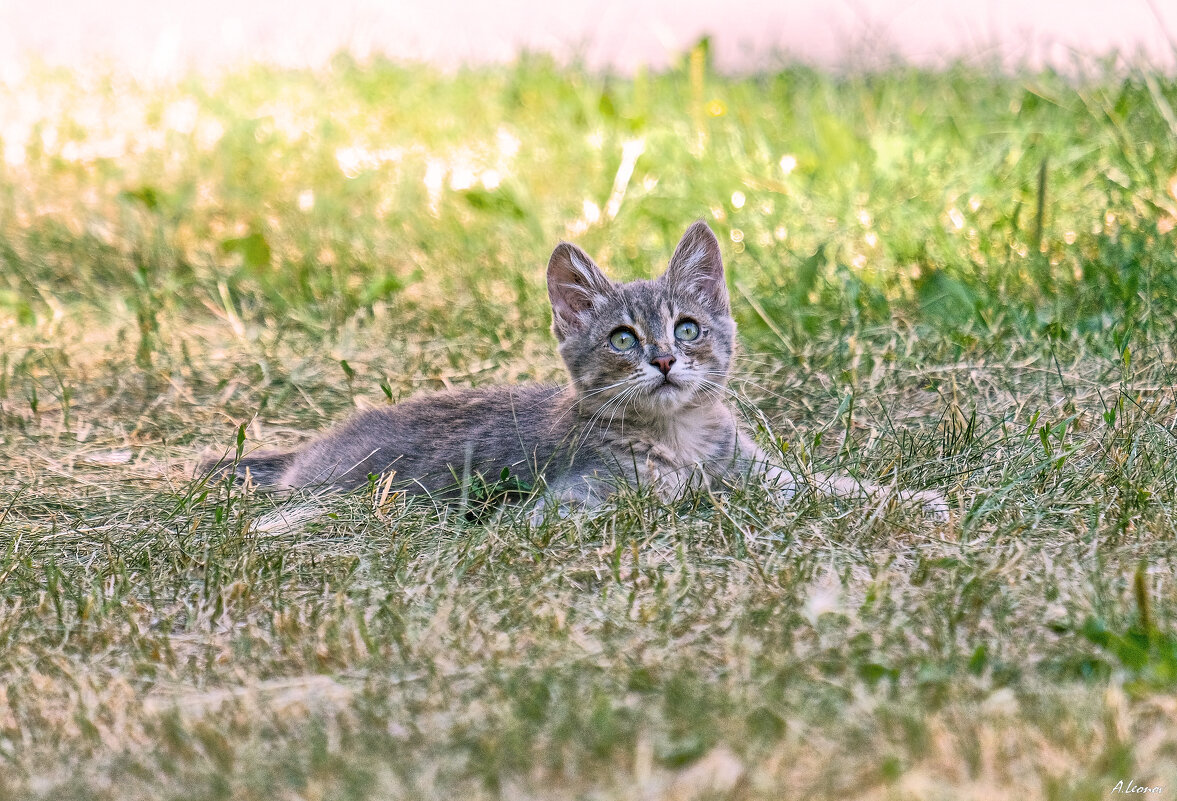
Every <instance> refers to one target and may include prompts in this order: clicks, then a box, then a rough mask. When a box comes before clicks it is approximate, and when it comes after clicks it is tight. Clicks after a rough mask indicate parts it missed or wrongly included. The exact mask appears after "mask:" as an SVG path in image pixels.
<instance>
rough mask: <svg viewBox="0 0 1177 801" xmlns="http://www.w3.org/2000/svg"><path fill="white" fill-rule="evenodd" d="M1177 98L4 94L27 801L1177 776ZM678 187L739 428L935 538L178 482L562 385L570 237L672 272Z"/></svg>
mask: <svg viewBox="0 0 1177 801" xmlns="http://www.w3.org/2000/svg"><path fill="white" fill-rule="evenodd" d="M1174 107H1177V82H1175V81H1174V80H1173V79H1172V78H1171V77H1166V76H1164V75H1160V74H1151V73H1139V72H1138V73H1132V74H1128V75H1125V74H1113V73H1112V72H1110V71H1104V70H1102V69H1094V70H1093V71H1092V72H1091V73H1090V74H1089V75H1088V77H1085V78H1082V79H1079V78H1075V77H1070V78H1064V77H1060V76H1058V75H1053V74H1033V75H1023V76H1017V77H1000V76H995V75H991V74H987V73H984V72H981V71H976V70H970V69H964V68H961V69H959V70H955V71H948V72H943V73H927V72H919V71H907V70H903V69H899V68H896V69H894V70H892V71H889V72H884V73H880V74H875V75H870V76H852V77H831V76H828V75H823V74H819V73H815V72H811V71H808V70H806V69H802V68H793V69H787V70H784V71H781V72H778V73H773V74H765V75H761V76H755V77H748V78H740V79H729V78H724V77H722V76H718V75H715V74H712V73H711V72H710V71H709V69H708V66H707V59H706V53H705V50H704V49H702V48H700V49H697V50H696V51H695V53H694V55H693V56H691V57H689V58H687V59H685V60H684V62H683V64H682V66H681V68H680V69H677V70H675V71H672V72H669V73H667V74H661V75H652V74H645V75H638V76H637V77H636V78H633V79H628V78H626V79H622V78H605V77H600V76H594V75H590V74H586V73H584V72H582V71H578V70H576V69H565V68H558V67H556V66H553V65H552V64H551V63H548V62H547V61H544V60H542V59H538V58H534V57H533V58H523V59H522V60H520V61H519V62H518V63H517V64H516V65H514V66H511V67H509V68H499V69H487V70H482V71H470V72H462V73H459V74H456V75H441V74H437V73H434V72H432V71H430V70H429V69H427V68H425V67H418V66H398V65H394V64H390V63H385V62H380V61H376V62H371V63H356V62H354V61H352V60H351V59H349V58H348V57H345V56H341V57H339V58H338V59H337V60H336V62H335V63H334V64H333V66H332V67H331V69H329V70H325V71H323V72H319V73H310V72H291V71H285V72H284V71H275V70H272V69H267V68H261V67H258V68H254V69H249V70H244V71H239V72H236V73H233V74H228V75H224V76H222V77H221V78H219V79H216V80H212V79H198V78H195V77H193V78H192V79H190V80H188V81H185V82H182V83H179V84H167V85H142V84H135V83H132V82H130V81H129V80H127V79H125V78H118V77H111V76H109V75H106V74H103V73H101V72H95V73H87V74H80V73H59V72H53V71H49V70H37V69H33V70H32V71H31V72H30V73H29V75H28V76H26V77H25V78H24V79H23V80H22V81H20V82H19V83H17V84H8V85H2V86H0V146H2V150H3V155H4V160H3V162H2V163H0V798H4V799H7V798H14V799H16V798H22V799H23V798H53V799H71V798H79V799H82V798H86V799H90V798H93V799H160V798H165V799H166V798H175V799H213V798H256V799H262V798H283V799H348V798H397V799H439V800H440V799H454V798H459V797H461V798H474V799H477V798H509V799H619V800H620V799H626V800H628V799H651V800H653V799H689V798H698V799H702V798H712V799H719V798H723V799H747V800H752V799H765V800H766V801H767V800H768V799H774V800H775V799H791V798H797V799H802V798H803V799H848V798H867V799H969V798H972V799H1033V798H1045V799H1059V801H1071V800H1072V799H1098V798H1114V797H1116V795H1115V794H1113V789H1114V788H1115V786H1116V784H1117V782H1120V781H1123V783H1124V785H1125V786H1127V785H1128V784H1129V782H1134V783H1135V784H1136V785H1137V786H1149V787H1152V786H1162V787H1163V788H1164V791H1163V793H1162V794H1160V795H1153V796H1149V797H1172V794H1173V793H1174V792H1177V723H1175V722H1174V721H1177V696H1175V694H1174V693H1175V691H1177V605H1175V602H1177V583H1175V580H1174V567H1175V565H1177V539H1175V535H1177V456H1175V454H1177V397H1175V393H1174V383H1175V381H1177V344H1175V342H1177V234H1175V233H1174V227H1175V226H1177V116H1175V113H1174ZM698 217H703V218H705V219H707V220H708V221H709V222H710V223H711V225H712V226H713V228H714V229H715V230H716V232H717V233H718V234H719V235H720V237H721V239H722V240H723V241H724V243H725V248H726V252H725V256H726V259H727V264H728V279H729V286H730V287H731V290H732V294H733V300H734V307H735V312H736V316H737V319H738V321H739V324H740V328H741V332H742V341H743V353H744V356H743V358H742V359H741V362H740V368H739V373H740V379H739V380H737V381H735V382H734V384H733V386H734V387H735V388H737V389H739V391H740V392H741V393H742V394H743V395H744V396H746V398H747V399H748V414H749V419H750V420H751V421H752V422H753V423H754V424H755V425H757V427H758V428H759V430H760V436H761V438H762V439H763V440H764V441H765V442H766V443H767V442H769V441H770V440H775V442H776V443H777V444H778V445H779V446H781V447H782V448H784V451H785V453H784V456H785V458H786V459H787V460H789V462H790V463H792V464H798V463H800V464H805V465H809V464H811V465H813V466H814V467H815V468H818V469H822V470H827V471H834V472H842V473H853V474H855V475H858V476H862V477H869V478H872V479H875V480H878V481H883V482H896V483H898V484H899V485H900V486H905V487H910V488H916V489H923V488H930V489H936V490H939V491H941V492H943V493H945V494H946V495H947V496H948V497H949V498H950V500H951V505H952V508H953V512H952V516H951V521H950V522H948V523H941V522H936V521H933V520H929V519H925V518H924V517H921V516H920V514H919V513H918V511H914V510H904V509H886V508H879V509H876V508H874V507H871V506H864V505H862V504H855V503H836V502H833V501H829V500H823V499H820V498H813V497H804V498H801V499H799V500H798V501H797V502H795V503H794V504H792V505H789V506H781V505H779V504H778V503H777V502H776V501H775V500H774V499H773V498H771V497H770V496H767V495H766V494H764V493H763V492H760V491H758V488H756V487H749V488H747V490H746V491H743V492H739V493H736V494H735V495H733V496H731V497H726V498H722V497H721V498H707V497H695V498H686V499H684V500H683V502H682V503H681V504H680V505H679V506H677V507H674V508H667V507H665V506H662V505H659V504H657V503H654V502H652V501H651V500H650V499H649V498H645V497H642V496H641V495H640V494H637V495H634V496H632V497H625V498H622V499H620V500H619V501H618V502H617V506H616V509H615V511H611V512H610V513H609V514H607V515H604V516H602V517H600V518H595V519H591V520H589V519H583V518H580V517H575V516H574V517H572V518H571V519H568V520H564V521H560V522H558V523H554V524H551V525H548V526H546V527H543V528H539V529H536V530H530V529H528V528H527V526H526V525H524V524H523V523H521V522H520V521H519V519H518V517H517V516H515V515H512V514H509V513H500V512H499V511H498V510H496V509H494V508H489V509H487V510H484V513H481V514H469V515H467V514H463V513H461V512H460V511H458V510H454V509H446V508H435V507H434V506H433V505H431V504H429V503H425V502H412V503H409V502H406V501H405V500H404V499H403V498H399V497H395V496H394V497H381V495H380V494H379V493H378V492H375V493H374V492H372V491H365V492H358V493H356V494H353V495H350V496H347V497H343V498H337V499H335V500H334V501H332V502H331V504H330V505H329V506H328V507H327V508H326V509H323V510H321V511H320V513H319V514H318V515H317V516H316V517H314V518H313V519H310V520H299V519H297V518H298V508H299V507H298V503H297V501H293V502H284V501H279V500H275V499H272V498H267V497H265V496H257V495H251V494H242V492H241V491H240V490H238V489H232V488H230V487H228V486H226V485H225V484H224V483H223V482H213V483H206V482H202V481H199V480H193V479H192V478H191V470H192V468H193V465H194V464H195V460H196V459H197V457H198V456H199V455H200V454H201V452H202V450H204V449H206V448H211V447H216V448H218V449H226V448H233V447H236V446H237V442H238V432H239V431H240V432H241V433H242V434H243V435H244V437H245V439H244V442H243V443H242V444H241V447H243V448H245V449H250V448H253V447H256V446H259V445H279V446H280V445H288V444H292V443H295V442H299V441H301V440H302V439H303V438H304V437H305V436H307V434H308V433H309V432H312V431H315V430H318V429H321V428H323V427H326V426H327V425H329V424H331V423H332V422H334V421H337V420H340V419H342V418H344V417H345V416H346V415H347V414H349V413H350V412H352V411H354V410H355V409H356V408H365V407H369V406H378V405H381V404H384V403H387V402H389V401H390V400H392V401H395V400H398V399H401V398H405V397H408V396H409V395H411V394H414V393H418V392H424V391H428V390H432V389H438V388H441V387H445V386H464V385H481V384H489V383H504V382H520V381H527V380H553V379H559V377H560V365H559V362H558V359H557V357H556V354H555V349H554V343H553V342H552V340H551V337H550V335H549V334H548V332H547V328H548V325H549V319H550V318H549V314H548V310H547V299H546V294H545V290H544V285H543V267H544V265H545V264H546V260H547V256H548V254H549V253H550V251H551V248H552V247H553V246H554V245H555V243H556V242H557V241H558V240H560V239H562V238H568V239H575V240H576V241H577V242H578V243H579V244H581V245H582V246H583V247H585V249H586V250H588V251H589V252H590V253H592V254H593V255H594V256H596V257H597V258H598V261H600V262H601V263H602V264H605V265H608V266H609V267H610V268H611V269H612V271H613V274H614V275H616V276H619V277H623V278H630V277H636V276H648V275H651V274H652V273H653V272H654V271H657V270H661V269H662V267H663V265H664V264H665V260H666V258H667V257H668V255H669V253H670V251H671V249H672V248H673V246H674V244H675V242H676V241H677V240H678V237H679V236H680V235H681V233H682V231H683V229H684V228H685V227H686V226H687V224H689V223H690V222H691V221H692V220H694V219H696V218H698ZM239 427H240V428H239Z"/></svg>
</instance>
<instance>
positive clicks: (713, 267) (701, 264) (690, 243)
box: [666, 220, 730, 311]
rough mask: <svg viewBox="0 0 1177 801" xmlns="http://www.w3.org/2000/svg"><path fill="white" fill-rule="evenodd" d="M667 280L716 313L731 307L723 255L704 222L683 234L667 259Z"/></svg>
mask: <svg viewBox="0 0 1177 801" xmlns="http://www.w3.org/2000/svg"><path fill="white" fill-rule="evenodd" d="M666 280H667V281H669V282H670V283H671V284H673V285H675V286H677V287H680V288H683V289H687V290H688V291H691V292H694V293H695V294H697V295H698V296H699V297H700V299H702V300H703V301H705V302H707V303H708V304H710V305H711V306H712V308H714V309H715V310H716V311H727V310H728V309H729V308H730V303H729V301H728V296H727V284H725V283H724V281H723V255H722V254H720V252H719V240H717V239H716V238H715V234H713V233H711V229H710V228H708V227H707V223H705V222H703V221H702V220H697V221H696V222H695V223H694V224H693V225H692V226H691V227H690V228H688V229H687V232H686V233H685V234H683V238H682V240H681V241H680V242H679V243H678V247H677V248H675V250H674V255H673V256H671V257H670V266H669V267H667V268H666Z"/></svg>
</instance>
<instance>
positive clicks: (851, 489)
mask: <svg viewBox="0 0 1177 801" xmlns="http://www.w3.org/2000/svg"><path fill="white" fill-rule="evenodd" d="M737 448H738V453H737V456H736V462H735V464H736V466H737V468H743V472H744V473H745V474H746V475H752V476H760V477H761V478H762V480H763V481H764V482H765V483H766V484H767V485H768V486H769V488H770V489H772V490H773V491H774V493H779V494H780V495H781V496H782V497H783V499H784V500H786V501H787V500H790V499H792V497H793V496H794V495H795V494H796V492H797V485H798V484H799V483H804V484H807V485H808V486H809V487H810V488H812V489H813V490H815V491H817V492H820V493H821V494H822V495H828V496H830V497H833V498H846V499H855V498H857V499H863V500H868V501H879V502H882V501H885V500H886V499H887V497H888V496H893V497H895V498H897V499H899V500H900V501H903V502H905V503H912V502H916V503H919V504H920V506H921V507H922V508H923V510H924V513H925V514H927V515H928V516H929V517H932V518H934V519H936V520H947V519H948V499H947V498H945V497H944V496H943V495H942V494H940V493H939V492H936V491H934V490H895V489H894V488H892V487H884V486H881V485H879V484H875V483H872V482H870V481H860V480H858V479H856V478H851V477H849V476H831V475H827V474H825V473H812V474H809V475H800V476H798V475H794V474H793V473H791V472H789V471H788V470H785V469H784V468H782V467H779V466H777V465H775V464H773V462H772V459H771V458H770V457H769V455H768V454H767V453H766V452H765V451H764V449H763V448H761V447H760V446H759V445H757V444H756V443H755V442H754V441H753V440H752V438H751V437H750V436H748V434H746V433H745V432H743V431H741V432H740V434H739V437H738V440H737Z"/></svg>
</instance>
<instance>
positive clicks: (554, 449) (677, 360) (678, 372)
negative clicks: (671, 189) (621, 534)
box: [206, 221, 943, 520]
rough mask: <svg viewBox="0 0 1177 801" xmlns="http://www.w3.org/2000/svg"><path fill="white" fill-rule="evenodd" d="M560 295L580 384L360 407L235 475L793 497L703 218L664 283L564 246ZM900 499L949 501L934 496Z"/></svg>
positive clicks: (432, 490)
mask: <svg viewBox="0 0 1177 801" xmlns="http://www.w3.org/2000/svg"><path fill="white" fill-rule="evenodd" d="M548 293H549V298H550V300H551V302H552V312H553V324H552V330H553V333H554V334H555V336H556V339H557V340H558V342H559V350H560V355H561V357H562V358H563V360H564V363H565V365H566V366H567V368H568V372H569V376H570V378H571V383H570V384H569V385H567V386H565V387H551V386H534V385H532V386H516V387H494V388H488V389H469V390H457V391H450V392H443V393H436V394H430V395H422V396H419V397H415V398H411V399H409V400H407V401H403V402H401V403H399V404H396V405H395V406H391V407H389V408H387V409H379V410H373V411H368V412H365V413H363V414H360V415H358V416H357V417H355V418H353V419H352V420H351V421H349V422H347V423H345V424H343V425H342V426H340V427H338V428H336V429H334V430H333V431H331V432H329V433H327V434H326V435H324V436H321V437H319V438H318V439H315V440H313V441H312V442H310V443H308V444H307V445H305V446H304V447H302V448H301V449H299V450H296V451H293V452H288V453H259V454H251V455H247V456H245V457H244V458H242V459H240V460H239V461H238V462H236V463H235V464H234V465H233V469H234V471H235V473H236V474H237V475H238V476H239V477H242V478H244V476H246V475H247V474H248V475H249V476H250V477H251V479H252V481H253V482H254V483H255V484H257V485H258V486H260V487H262V488H265V489H295V488H307V489H340V490H346V489H352V488H355V487H359V486H363V485H365V484H366V483H368V481H369V480H370V479H369V476H380V475H383V476H388V475H389V474H390V473H391V472H392V471H395V475H394V477H393V485H394V486H396V487H397V488H398V489H402V490H404V491H407V492H420V493H428V494H430V495H434V496H441V497H453V496H455V495H457V494H459V493H460V492H461V490H462V487H463V485H464V484H465V482H467V481H468V480H469V479H470V478H472V477H474V476H482V477H483V478H484V479H487V480H488V481H492V482H493V481H495V480H497V479H498V478H499V477H500V476H501V475H502V473H503V471H504V469H505V470H507V471H508V472H509V474H510V475H511V476H514V477H516V478H517V479H519V480H521V481H522V482H524V483H525V484H527V485H529V486H536V487H538V488H540V489H543V490H546V491H545V492H544V493H543V495H542V498H541V500H540V503H539V505H538V506H537V508H536V511H535V513H534V514H533V520H535V519H537V518H540V517H542V516H543V514H544V513H545V510H546V509H548V508H550V505H551V504H552V502H553V501H554V502H555V503H557V504H559V505H560V506H561V507H563V506H566V505H569V504H575V505H582V506H588V507H593V506H597V505H599V504H600V503H601V501H602V500H604V498H606V497H607V496H608V495H609V494H610V493H612V492H613V491H615V489H616V488H617V485H618V484H619V483H626V484H630V485H638V486H648V487H650V488H652V489H653V490H654V491H655V492H657V493H658V495H659V496H660V497H663V498H665V499H667V500H671V499H673V498H675V497H677V496H678V495H679V494H680V493H681V492H682V491H683V489H684V488H685V487H687V486H689V485H692V484H707V485H716V484H717V483H723V482H727V481H731V480H744V479H746V478H748V477H749V476H755V477H756V478H757V479H758V480H761V481H764V482H765V483H766V484H768V485H770V486H771V487H772V488H773V489H775V490H777V491H778V492H780V493H782V494H784V495H786V496H788V495H791V494H792V493H793V491H794V489H795V487H796V479H795V477H794V476H793V475H792V474H790V473H789V472H787V471H785V470H783V469H781V468H780V467H778V466H775V465H773V464H772V462H771V460H770V459H769V457H768V455H767V454H765V453H764V451H762V450H761V449H760V448H759V447H758V446H756V444H755V443H754V442H753V441H752V439H751V438H750V437H749V436H748V435H747V433H746V432H744V431H742V430H741V429H740V427H739V425H738V423H737V420H736V417H735V415H734V413H733V410H732V408H731V404H730V402H729V398H730V396H731V393H730V391H729V390H728V389H727V388H726V383H727V377H728V372H729V370H730V366H731V361H732V356H733V352H734V348H735V323H734V322H733V320H732V317H731V312H730V308H729V305H728V294H727V288H726V285H725V283H724V274H723V262H722V258H721V256H720V251H719V243H718V242H717V241H716V239H715V236H714V235H713V234H712V233H711V230H710V229H709V228H708V227H707V226H706V225H705V224H704V223H703V222H701V221H700V222H697V223H695V224H694V225H693V226H691V228H690V229H688V231H687V232H686V234H685V235H684V236H683V239H682V241H681V242H680V243H679V246H678V248H677V250H676V251H675V253H674V256H673V257H672V258H671V260H670V265H669V267H668V268H667V270H666V271H665V273H663V274H662V275H661V276H659V277H658V278H656V279H654V280H651V281H634V282H631V283H627V284H617V283H614V282H611V281H610V280H609V279H608V278H606V277H605V275H604V273H603V272H602V271H601V270H600V268H599V267H597V265H596V264H595V263H594V262H593V261H592V259H591V258H589V257H588V255H587V254H585V253H584V252H583V251H581V250H580V249H579V248H577V247H575V246H574V245H571V244H568V243H566V242H565V243H561V244H560V245H559V246H558V247H557V248H556V250H555V251H554V252H553V254H552V258H551V260H550V262H549V264H548ZM622 346H624V347H622ZM210 468H211V469H213V470H215V469H218V468H217V467H216V466H215V465H206V469H210ZM807 483H809V484H811V485H813V486H815V488H816V489H818V490H819V491H822V492H826V493H829V494H834V495H839V496H872V495H875V494H879V493H881V492H882V488H879V487H876V486H873V485H867V484H862V483H860V482H858V481H855V480H853V479H849V478H834V477H825V476H809V477H807ZM899 496H900V497H904V498H909V499H910V498H914V499H918V500H921V501H923V502H924V503H925V504H927V505H928V506H929V508H930V509H932V511H934V512H935V513H937V514H942V512H943V509H942V507H943V500H942V499H941V498H939V496H935V495H933V494H932V493H899Z"/></svg>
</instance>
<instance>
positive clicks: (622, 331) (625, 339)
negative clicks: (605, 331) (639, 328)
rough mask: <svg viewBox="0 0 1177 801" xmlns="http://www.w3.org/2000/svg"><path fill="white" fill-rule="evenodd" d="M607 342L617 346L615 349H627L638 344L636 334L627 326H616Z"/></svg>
mask: <svg viewBox="0 0 1177 801" xmlns="http://www.w3.org/2000/svg"><path fill="white" fill-rule="evenodd" d="M609 344H610V345H612V346H613V347H615V348H617V350H629V349H630V348H632V347H633V346H634V345H637V344H638V337H637V334H635V333H634V332H633V331H630V330H629V329H628V328H618V329H617V330H616V331H614V332H613V333H612V334H610V335H609Z"/></svg>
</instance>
